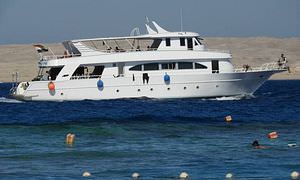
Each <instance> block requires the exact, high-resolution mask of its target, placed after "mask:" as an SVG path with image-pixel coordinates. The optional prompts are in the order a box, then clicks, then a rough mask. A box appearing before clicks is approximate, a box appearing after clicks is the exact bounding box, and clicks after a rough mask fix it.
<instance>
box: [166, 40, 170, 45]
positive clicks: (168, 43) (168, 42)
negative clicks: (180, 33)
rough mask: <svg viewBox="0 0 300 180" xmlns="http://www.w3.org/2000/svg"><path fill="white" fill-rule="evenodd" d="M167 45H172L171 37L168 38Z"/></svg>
mask: <svg viewBox="0 0 300 180" xmlns="http://www.w3.org/2000/svg"><path fill="white" fill-rule="evenodd" d="M166 46H171V39H170V38H166Z"/></svg>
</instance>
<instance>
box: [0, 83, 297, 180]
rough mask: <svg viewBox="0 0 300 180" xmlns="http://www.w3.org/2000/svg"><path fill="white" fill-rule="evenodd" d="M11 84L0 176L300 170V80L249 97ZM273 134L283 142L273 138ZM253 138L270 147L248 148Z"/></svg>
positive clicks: (195, 175)
mask: <svg viewBox="0 0 300 180" xmlns="http://www.w3.org/2000/svg"><path fill="white" fill-rule="evenodd" d="M10 87H11V84H9V83H1V84H0V179H80V178H83V177H82V173H83V172H85V171H88V172H90V173H91V177H90V179H130V178H131V174H132V173H133V172H138V173H140V175H141V177H142V179H177V177H178V175H179V173H180V172H182V171H186V172H187V173H188V174H189V175H190V177H191V179H224V177H225V175H226V174H227V173H232V174H233V176H234V178H235V179H289V176H290V173H291V172H292V171H298V172H299V171H300V81H268V82H266V83H265V84H264V85H263V86H262V87H261V88H260V89H259V90H258V91H257V92H256V93H255V94H254V96H251V97H223V98H212V99H202V98H193V99H176V100H153V99H122V100H104V101H77V102H72V101H69V102H22V101H17V100H14V99H10V98H9V97H8V92H9V88H10ZM227 115H231V116H232V118H233V121H232V122H231V123H227V122H225V121H224V117H225V116H227ZM272 131H276V132H277V133H278V135H279V137H278V138H277V139H268V137H267V135H268V133H270V132H272ZM68 133H74V134H75V136H76V137H75V143H74V144H73V145H72V146H70V145H66V144H65V136H66V134H68ZM254 140H258V141H259V143H260V144H261V145H264V146H267V148H266V149H255V148H252V147H251V143H252V142H253V141H254ZM289 143H296V144H297V146H296V147H289V146H288V144H289Z"/></svg>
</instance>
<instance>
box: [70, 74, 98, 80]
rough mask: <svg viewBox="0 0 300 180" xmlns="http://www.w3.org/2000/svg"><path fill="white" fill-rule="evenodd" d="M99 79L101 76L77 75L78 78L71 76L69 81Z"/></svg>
mask: <svg viewBox="0 0 300 180" xmlns="http://www.w3.org/2000/svg"><path fill="white" fill-rule="evenodd" d="M96 78H101V75H79V76H72V77H71V80H77V79H96Z"/></svg>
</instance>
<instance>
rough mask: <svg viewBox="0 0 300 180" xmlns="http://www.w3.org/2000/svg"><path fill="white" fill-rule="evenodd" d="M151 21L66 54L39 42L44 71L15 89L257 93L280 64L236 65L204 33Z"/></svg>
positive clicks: (69, 96) (73, 96)
mask: <svg viewBox="0 0 300 180" xmlns="http://www.w3.org/2000/svg"><path fill="white" fill-rule="evenodd" d="M152 25H153V26H154V27H155V29H156V30H154V28H151V27H150V25H149V24H146V28H147V31H148V34H146V35H139V30H138V29H135V31H133V32H132V35H133V34H135V33H136V34H137V35H135V36H129V37H113V38H94V39H79V40H72V41H66V42H63V45H64V47H65V49H66V51H65V53H64V55H62V56H57V55H51V56H45V55H44V54H43V51H45V50H46V49H45V48H44V47H43V46H41V45H37V46H36V47H37V48H38V50H39V54H40V57H41V58H40V61H39V63H38V65H39V68H40V71H39V74H38V76H37V77H36V78H34V79H33V80H32V81H30V82H20V83H18V84H17V85H16V86H15V87H14V88H12V90H11V94H12V96H13V97H15V98H17V99H22V100H56V101H57V100H58V101H59V100H84V99H93V100H98V99H116V98H140V97H148V98H190V97H220V96H234V95H244V94H253V93H254V91H255V90H257V89H258V88H259V87H260V86H261V85H262V84H263V83H264V82H265V81H266V80H267V79H268V78H269V77H270V76H271V75H272V74H274V73H277V72H282V71H284V70H285V69H286V68H285V66H284V65H282V66H279V65H278V64H277V63H272V64H266V65H264V66H262V67H260V68H253V69H251V68H249V67H248V66H245V67H244V69H234V67H233V65H232V63H231V61H230V60H231V54H230V53H229V52H225V51H216V50H208V49H206V48H205V46H204V45H203V44H202V38H200V36H199V34H197V33H193V32H168V31H166V30H164V29H163V28H161V27H160V26H159V25H158V24H157V23H155V22H152Z"/></svg>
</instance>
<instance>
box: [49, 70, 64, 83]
mask: <svg viewBox="0 0 300 180" xmlns="http://www.w3.org/2000/svg"><path fill="white" fill-rule="evenodd" d="M62 68H63V67H53V68H51V69H50V70H49V75H50V78H51V80H55V79H56V77H57V75H58V74H59V72H60V71H61V70H62Z"/></svg>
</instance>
